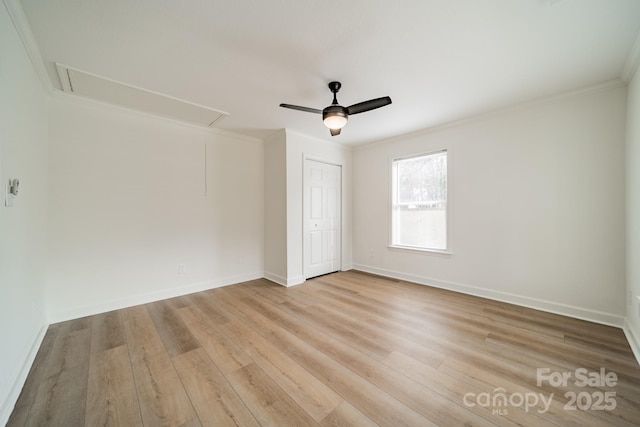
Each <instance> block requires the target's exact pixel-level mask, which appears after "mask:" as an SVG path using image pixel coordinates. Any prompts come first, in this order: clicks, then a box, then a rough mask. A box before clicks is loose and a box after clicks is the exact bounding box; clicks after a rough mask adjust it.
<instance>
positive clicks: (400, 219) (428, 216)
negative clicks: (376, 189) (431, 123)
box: [391, 152, 447, 250]
mask: <svg viewBox="0 0 640 427" xmlns="http://www.w3.org/2000/svg"><path fill="white" fill-rule="evenodd" d="M393 181H394V182H393V189H394V192H393V212H392V232H391V233H392V244H394V245H401V246H411V247H417V248H423V249H439V250H446V249H447V153H446V152H439V153H435V154H431V155H427V156H420V157H413V158H410V159H402V160H395V161H394V162H393Z"/></svg>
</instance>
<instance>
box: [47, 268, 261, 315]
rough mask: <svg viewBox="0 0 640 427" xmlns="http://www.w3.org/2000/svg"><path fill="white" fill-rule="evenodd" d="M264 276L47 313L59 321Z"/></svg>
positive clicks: (198, 284)
mask: <svg viewBox="0 0 640 427" xmlns="http://www.w3.org/2000/svg"><path fill="white" fill-rule="evenodd" d="M263 277H264V274H263V272H262V271H261V272H255V273H247V274H239V275H236V276H227V277H222V278H219V279H212V280H206V281H204V282H195V283H191V284H188V285H185V286H178V287H174V288H170V289H163V290H161V291H155V292H147V293H143V294H138V295H132V296H128V297H124V298H118V299H114V300H111V301H103V302H100V303H98V304H91V305H86V306H83V307H75V308H72V309H69V310H64V311H58V312H54V313H47V317H48V321H49V323H58V322H63V321H65V320H71V319H78V318H80V317H85V316H92V315H94V314H99V313H105V312H107V311H113V310H119V309H121V308H126V307H133V306H135V305H140V304H147V303H150V302H154V301H160V300H163V299H168V298H175V297H179V296H183V295H188V294H192V293H195V292H201V291H206V290H209V289H214V288H220V287H222V286H228V285H233V284H236V283H242V282H247V281H249V280H256V279H261V278H263Z"/></svg>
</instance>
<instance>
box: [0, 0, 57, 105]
mask: <svg viewBox="0 0 640 427" xmlns="http://www.w3.org/2000/svg"><path fill="white" fill-rule="evenodd" d="M3 2H4V6H5V9H6V10H7V13H8V14H9V17H10V18H11V21H12V22H13V26H14V27H15V29H16V32H17V33H18V36H19V37H20V40H22V45H23V46H24V50H25V51H26V52H27V55H28V56H29V60H30V61H31V64H32V65H33V69H34V70H35V72H36V74H37V75H38V78H39V80H40V83H42V87H44V90H45V91H46V92H48V93H51V92H52V91H53V82H52V81H51V77H50V76H49V73H48V72H47V68H46V67H45V65H44V60H43V59H42V54H41V53H40V49H39V48H38V43H37V42H36V38H35V37H34V36H33V32H32V31H31V26H30V25H29V21H28V20H27V17H26V15H25V14H24V9H23V8H22V4H21V3H20V0H3Z"/></svg>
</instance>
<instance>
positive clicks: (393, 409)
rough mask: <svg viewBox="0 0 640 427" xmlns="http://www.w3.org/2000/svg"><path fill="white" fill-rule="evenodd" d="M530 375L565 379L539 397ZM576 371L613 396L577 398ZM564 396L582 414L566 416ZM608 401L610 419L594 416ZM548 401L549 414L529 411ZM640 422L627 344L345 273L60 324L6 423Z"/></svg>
mask: <svg viewBox="0 0 640 427" xmlns="http://www.w3.org/2000/svg"><path fill="white" fill-rule="evenodd" d="M537 368H549V369H550V371H549V372H550V373H552V372H559V373H562V372H570V373H572V377H571V378H570V379H569V380H568V382H567V385H566V386H564V385H559V386H556V387H554V386H553V385H551V384H549V382H548V381H544V382H543V383H542V384H541V386H540V387H538V386H537V384H536V380H537V376H536V373H537V371H536V369H537ZM579 368H584V369H586V370H587V371H588V372H589V373H592V372H600V369H601V368H604V369H605V371H606V372H609V371H612V372H614V373H615V374H616V375H617V377H618V381H617V384H616V385H615V386H612V387H608V386H606V385H605V386H587V387H579V386H578V385H576V384H575V381H576V376H575V371H576V369H579ZM571 392H573V393H575V394H576V396H579V398H578V403H579V404H580V405H581V406H582V408H583V409H584V410H581V409H579V407H576V409H575V410H568V409H565V404H566V403H567V402H568V398H567V397H565V393H571ZM605 392H609V393H611V392H613V393H615V396H613V395H609V398H608V399H609V400H608V403H609V404H613V403H612V402H611V401H610V399H611V398H612V396H613V401H614V403H615V405H616V407H615V409H614V410H594V409H593V408H594V407H593V406H591V405H592V404H595V403H598V402H597V400H598V399H599V398H598V396H599V395H600V394H602V395H604V393H605ZM500 393H503V394H504V395H506V396H507V398H508V399H507V402H506V405H503V406H499V404H500V403H502V401H500V400H496V402H493V400H494V399H493V398H494V397H496V396H498V395H499V394H500ZM580 393H582V395H580ZM552 394H553V397H551V395H552ZM540 395H542V396H543V397H544V399H546V401H548V400H549V399H550V398H551V403H550V405H549V407H548V410H547V411H545V410H544V408H545V407H544V404H543V403H542V402H541V401H540V403H538V405H537V406H535V407H530V408H526V407H525V405H524V404H522V399H525V400H526V399H528V400H529V401H530V402H531V404H532V405H533V403H534V396H538V397H539V396H540ZM587 398H588V399H587ZM493 403H496V406H492V405H493ZM605 403H607V402H602V401H601V402H600V403H599V404H598V405H600V404H602V405H604V404H605ZM600 406H601V405H600ZM596 407H597V406H596ZM589 408H592V409H591V410H588V409H589ZM505 411H506V412H505ZM639 423H640V368H639V366H638V364H637V362H636V361H635V359H634V358H633V355H632V353H631V350H630V348H629V346H628V344H627V342H626V340H625V337H624V335H623V333H622V331H621V330H619V329H616V328H611V327H606V326H602V325H597V324H594V323H589V322H584V321H579V320H575V319H571V318H567V317H562V316H558V315H553V314H549V313H544V312H540V311H536V310H531V309H527V308H522V307H518V306H514V305H509V304H504V303H499V302H495V301H490V300H486V299H482V298H476V297H471V296H467V295H462V294H457V293H453V292H448V291H444V290H439V289H434V288H429V287H426V286H420V285H414V284H409V283H406V282H401V281H395V280H390V279H384V278H380V277H375V276H371V275H367V274H363V273H358V272H344V273H337V274H333V275H329V276H324V277H320V278H316V279H314V280H311V281H308V282H307V283H306V284H303V285H299V286H296V287H293V288H283V287H281V286H279V285H275V284H273V283H271V282H269V281H267V280H256V281H252V282H247V283H242V284H238V285H233V286H228V287H224V288H219V289H215V290H211V291H206V292H202V293H198V294H193V295H189V296H185V297H180V298H174V299H170V300H165V301H160V302H157V303H152V304H147V305H143V306H136V307H132V308H128V309H124V310H119V311H115V312H110V313H105V314H100V315H96V316H92V317H87V318H83V319H78V320H73V321H69V322H64V323H59V324H55V325H51V326H50V327H49V330H48V332H47V334H46V336H45V338H44V341H43V343H42V346H41V348H40V351H39V353H38V355H37V357H36V360H35V363H34V365H33V367H32V369H31V372H30V374H29V377H28V379H27V381H26V384H25V386H24V389H23V391H22V394H21V396H20V399H19V401H18V403H17V405H16V408H15V410H14V412H13V414H12V416H11V419H10V421H9V424H8V425H9V426H21V425H29V426H82V425H87V426H97V425H124V426H138V425H145V426H161V425H170V426H199V425H207V426H223V425H238V426H258V425H262V426H313V425H321V426H337V425H344V426H367V425H376V424H378V425H384V426H394V427H396V426H402V425H410V426H429V425H442V426H456V425H485V426H487V425H488V426H491V425H498V426H508V425H525V426H551V425H560V426H564V425H575V426H603V425H615V426H632V425H639Z"/></svg>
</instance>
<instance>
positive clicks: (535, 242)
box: [353, 85, 626, 326]
mask: <svg viewBox="0 0 640 427" xmlns="http://www.w3.org/2000/svg"><path fill="white" fill-rule="evenodd" d="M607 87H608V89H602V90H597V91H596V90H594V91H588V92H584V93H582V94H579V95H574V96H568V97H559V98H556V99H552V100H548V101H547V102H544V103H538V104H536V105H532V106H529V107H526V108H525V107H521V108H519V109H513V110H511V111H508V112H502V113H499V114H498V113H496V114H493V115H489V116H486V117H484V118H479V119H476V120H469V121H465V122H461V123H459V124H456V125H452V126H448V127H443V128H440V129H434V130H431V131H425V132H422V133H418V134H413V135H408V136H404V137H398V138H394V139H392V140H389V141H385V142H381V143H377V144H374V145H369V146H364V147H362V148H359V149H357V150H356V151H355V152H354V160H353V162H354V183H353V187H354V188H353V194H354V201H353V205H354V220H353V224H354V228H353V235H354V254H353V257H354V266H355V268H358V269H362V270H366V271H371V272H374V273H379V274H386V275H390V276H395V277H400V278H405V279H408V280H413V281H416V282H419V283H427V284H433V285H436V286H441V287H445V288H450V289H454V290H458V291H462V292H468V293H472V294H478V295H483V296H487V297H490V298H495V299H500V300H506V301H511V302H514V303H517V304H522V305H527V306H532V307H537V308H541V309H544V310H549V311H555V312H560V313H564V314H568V315H572V316H576V317H581V318H588V319H592V320H595V321H599V322H604V323H610V324H616V325H618V326H621V325H622V322H623V317H624V313H625V297H624V294H625V291H624V288H625V247H624V241H625V234H624V233H625V224H624V221H625V220H624V218H625V215H624V203H625V202H624V197H625V193H624V168H623V165H624V140H625V136H624V135H625V134H624V130H625V108H626V107H625V103H626V90H625V88H624V87H623V86H622V85H612V86H607ZM441 147H447V148H449V150H450V156H451V162H452V171H451V181H450V189H451V194H450V201H451V206H452V209H453V210H452V213H453V221H452V230H453V231H452V236H451V238H452V249H453V254H452V255H442V254H429V253H418V252H413V251H407V250H397V249H390V248H389V247H388V242H389V234H388V230H389V203H390V197H389V183H390V178H389V173H390V164H389V162H390V159H392V158H394V157H398V156H404V155H410V154H418V153H422V152H428V151H429V150H430V149H432V148H441Z"/></svg>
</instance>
